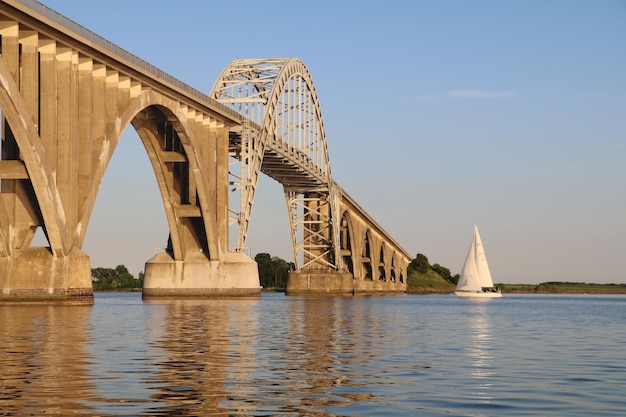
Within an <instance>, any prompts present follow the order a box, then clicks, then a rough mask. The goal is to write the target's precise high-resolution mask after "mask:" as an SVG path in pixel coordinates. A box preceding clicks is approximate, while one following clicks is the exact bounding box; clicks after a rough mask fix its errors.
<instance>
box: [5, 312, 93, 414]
mask: <svg viewBox="0 0 626 417" xmlns="http://www.w3.org/2000/svg"><path fill="white" fill-rule="evenodd" d="M90 313H91V307H90V306H13V305H4V306H0V334H1V335H2V339H1V340H0V404H1V405H2V407H1V411H2V415H6V416H12V415H40V414H44V413H48V414H58V413H61V414H62V413H63V412H64V411H63V410H74V412H75V413H78V414H88V413H89V412H90V411H91V410H92V409H93V408H92V407H90V406H88V405H86V404H84V403H83V402H82V399H83V398H82V397H81V393H90V392H92V391H93V389H94V386H93V384H91V382H90V380H89V377H88V373H87V370H86V365H87V364H88V363H89V360H88V358H87V354H86V351H85V344H86V341H87V340H86V339H87V333H86V332H85V328H86V327H87V324H88V321H89V316H90ZM68 393H76V394H77V395H68Z"/></svg>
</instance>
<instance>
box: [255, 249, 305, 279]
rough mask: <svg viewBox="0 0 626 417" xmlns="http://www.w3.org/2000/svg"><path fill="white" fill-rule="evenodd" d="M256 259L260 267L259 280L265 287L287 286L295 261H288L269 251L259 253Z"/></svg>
mask: <svg viewBox="0 0 626 417" xmlns="http://www.w3.org/2000/svg"><path fill="white" fill-rule="evenodd" d="M254 260H255V261H256V263H257V266H258V268H259V281H260V282H261V285H262V286H263V287H264V288H285V287H286V286H287V276H288V275H289V271H291V270H293V269H294V268H295V266H294V264H293V262H287V261H285V260H284V259H281V258H279V257H276V256H271V255H270V254H269V253H258V254H257V255H256V256H255V257H254Z"/></svg>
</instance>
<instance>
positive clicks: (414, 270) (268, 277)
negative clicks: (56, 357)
mask: <svg viewBox="0 0 626 417" xmlns="http://www.w3.org/2000/svg"><path fill="white" fill-rule="evenodd" d="M254 260H255V261H256V263H257V267H258V269H259V281H260V283H261V286H263V288H266V289H276V290H283V289H285V288H286V286H287V276H288V275H289V272H290V271H294V270H295V264H294V263H293V262H287V261H285V260H284V259H281V258H279V257H277V256H271V255H270V254H269V253H265V252H262V253H258V254H257V255H256V256H255V257H254ZM433 273H434V274H437V275H438V276H439V277H441V278H443V279H444V280H445V281H447V282H449V283H450V284H453V285H456V283H457V282H458V280H459V274H455V275H452V274H451V273H450V270H449V269H448V268H446V267H444V266H441V265H439V264H437V263H436V264H433V265H431V264H430V263H429V261H428V258H427V257H426V256H425V255H423V254H421V253H418V254H417V256H416V257H415V258H414V259H413V260H411V263H410V264H409V265H408V268H407V278H408V281H407V282H408V283H409V286H410V285H411V282H413V281H414V280H413V279H411V278H415V277H419V276H425V275H432V274H433ZM143 279H144V273H143V272H140V273H139V276H138V277H137V278H135V277H134V276H133V275H132V274H131V273H130V272H129V271H128V269H127V268H126V267H125V266H124V265H118V266H117V267H115V268H114V269H111V268H92V269H91V281H92V283H93V289H94V290H96V291H116V290H128V289H141V288H143Z"/></svg>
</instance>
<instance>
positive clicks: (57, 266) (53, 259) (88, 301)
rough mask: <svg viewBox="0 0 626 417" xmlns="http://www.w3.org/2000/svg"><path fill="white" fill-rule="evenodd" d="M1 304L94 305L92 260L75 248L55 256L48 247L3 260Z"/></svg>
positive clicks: (24, 250)
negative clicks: (63, 254) (66, 253)
mask: <svg viewBox="0 0 626 417" xmlns="http://www.w3.org/2000/svg"><path fill="white" fill-rule="evenodd" d="M0 287H1V288H2V293H0V304H5V303H13V302H20V303H49V304H76V305H92V304H93V303H94V299H93V286H92V284H91V268H90V263H89V256H87V255H86V254H85V253H83V252H82V251H81V250H80V249H78V248H74V249H73V250H72V251H71V252H70V254H69V255H68V256H54V255H53V254H52V252H51V251H50V248H47V247H27V248H22V249H19V250H16V251H15V252H14V253H13V254H12V255H11V256H5V257H0Z"/></svg>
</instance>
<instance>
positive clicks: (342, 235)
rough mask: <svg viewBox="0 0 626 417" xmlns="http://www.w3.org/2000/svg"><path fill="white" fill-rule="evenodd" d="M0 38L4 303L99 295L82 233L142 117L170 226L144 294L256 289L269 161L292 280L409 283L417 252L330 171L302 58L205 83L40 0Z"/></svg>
mask: <svg viewBox="0 0 626 417" xmlns="http://www.w3.org/2000/svg"><path fill="white" fill-rule="evenodd" d="M0 40H1V44H0V48H1V49H0V109H1V114H0V116H1V119H2V143H1V146H2V148H1V154H0V156H1V158H0V181H1V190H0V191H1V193H0V196H1V198H0V288H2V293H1V294H0V302H15V301H21V302H63V303H71V304H72V303H73V304H90V303H93V288H92V283H91V265H90V261H89V256H88V254H85V253H84V252H83V251H82V245H83V242H84V238H85V235H86V233H87V230H88V225H89V219H90V216H91V213H92V210H93V207H94V203H95V200H96V196H97V193H98V189H99V187H100V184H101V182H102V179H103V177H104V173H105V171H106V168H107V166H108V163H109V161H110V160H111V157H112V155H113V152H114V151H115V148H116V146H117V144H118V143H119V140H120V137H121V135H122V132H123V131H124V130H125V129H126V127H128V126H129V125H132V127H133V128H134V129H135V130H136V131H137V134H138V136H139V138H140V140H141V142H142V143H143V145H144V148H145V150H146V153H147V155H148V156H149V159H150V162H151V164H152V168H153V170H154V174H155V176H156V178H157V182H158V187H159V190H160V193H161V196H162V199H163V205H164V209H165V213H166V218H167V221H168V225H169V230H170V237H169V239H168V242H167V249H166V250H165V251H163V253H159V254H157V255H155V257H154V258H152V259H150V260H147V262H146V267H145V282H144V289H143V296H144V298H158V297H215V296H220V297H224V296H229V297H230V296H233V297H258V296H259V294H260V286H259V278H258V272H257V266H256V263H255V262H254V261H253V260H252V259H251V258H250V257H249V256H248V255H247V254H246V250H245V248H246V247H245V244H246V238H247V233H248V225H249V222H250V215H251V212H252V208H253V204H254V196H255V190H256V185H257V181H258V178H259V175H260V174H261V173H263V174H265V175H268V176H270V177H271V178H273V179H275V180H276V181H278V182H280V183H281V184H282V185H283V188H284V194H285V199H286V203H287V207H288V216H289V224H290V229H291V236H292V244H293V254H294V263H295V265H296V270H295V271H293V272H291V273H290V275H289V279H288V288H287V293H288V294H328V293H332V294H354V293H364V292H365V293H366V292H403V291H405V290H406V268H407V265H408V263H409V262H410V259H411V256H410V255H409V254H408V253H407V252H406V251H405V250H404V249H402V248H401V247H400V245H398V244H397V243H396V242H395V241H394V240H393V238H392V237H391V236H390V235H389V234H388V233H387V232H385V230H384V229H383V228H382V227H380V226H379V225H378V224H377V223H376V222H375V221H374V220H373V219H372V218H371V217H370V216H369V215H368V214H367V212H366V211H365V210H363V209H362V208H361V207H360V206H359V205H358V204H357V203H356V202H355V201H354V200H353V199H352V198H351V197H350V196H349V195H348V194H347V193H346V192H345V191H343V189H342V188H341V187H340V186H339V185H338V184H337V183H336V182H334V181H333V179H332V176H331V169H330V159H329V155H328V148H327V146H326V134H325V130H324V124H323V119H322V114H321V110H320V104H319V102H318V99H317V93H316V91H315V86H314V84H313V80H312V77H311V75H310V74H309V72H308V69H307V68H306V66H305V65H304V63H303V62H302V61H300V60H298V59H250V60H237V61H233V62H232V63H230V64H229V65H228V66H227V67H226V68H225V69H224V71H223V72H222V74H221V75H220V77H219V78H218V80H217V81H216V82H215V85H214V87H213V90H212V91H211V93H210V94H209V95H206V94H203V93H201V92H199V91H197V90H195V89H193V88H191V87H190V86H188V85H186V84H184V83H183V82H181V81H179V80H177V79H175V78H173V77H171V76H170V75H168V74H166V73H164V72H163V71H160V70H159V69H158V68H155V67H153V66H152V65H150V64H149V63H147V62H145V61H143V60H141V59H139V58H137V57H136V56H134V55H133V54H131V53H129V52H128V51H126V50H124V49H122V48H120V47H118V46H117V45H114V44H112V43H110V42H108V41H107V40H106V39H103V38H101V37H100V36H98V35H96V34H95V33H93V32H91V31H89V30H88V29H87V28H85V27H83V26H81V25H80V24H78V23H76V22H73V21H71V20H69V19H68V18H66V17H64V16H62V15H60V14H58V13H56V12H55V11H54V10H52V9H50V8H48V7H46V6H45V5H43V4H41V3H39V2H37V1H34V0H21V1H18V0H3V1H1V2H0ZM38 229H41V231H43V234H44V235H45V237H46V239H47V241H48V246H41V247H37V246H32V242H33V237H34V236H35V234H36V233H37V231H38ZM231 235H232V236H236V240H237V241H236V243H235V242H229V236H231ZM233 240H234V239H233ZM231 245H232V246H233V248H230V247H231Z"/></svg>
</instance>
